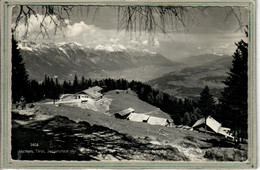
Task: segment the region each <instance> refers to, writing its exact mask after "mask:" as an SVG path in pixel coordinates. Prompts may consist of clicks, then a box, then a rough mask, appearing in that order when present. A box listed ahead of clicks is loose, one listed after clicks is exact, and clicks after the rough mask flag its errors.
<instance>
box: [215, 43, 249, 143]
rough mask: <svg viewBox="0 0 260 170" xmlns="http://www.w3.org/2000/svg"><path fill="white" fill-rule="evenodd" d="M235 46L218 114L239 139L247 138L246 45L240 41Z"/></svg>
mask: <svg viewBox="0 0 260 170" xmlns="http://www.w3.org/2000/svg"><path fill="white" fill-rule="evenodd" d="M236 46H237V49H236V51H235V53H234V54H233V61H232V67H231V68H230V72H229V73H228V77H227V78H226V80H225V81H223V83H224V84H225V85H226V87H225V88H224V90H223V92H222V94H221V95H222V96H221V98H220V103H221V104H220V114H221V119H222V121H223V124H224V125H225V126H227V127H230V128H231V129H232V130H233V132H234V134H235V137H236V138H237V139H239V138H247V117H248V114H247V96H248V94H247V89H248V84H247V83H248V76H247V68H248V66H247V61H248V44H247V43H246V42H244V41H243V40H241V41H240V42H238V43H236Z"/></svg>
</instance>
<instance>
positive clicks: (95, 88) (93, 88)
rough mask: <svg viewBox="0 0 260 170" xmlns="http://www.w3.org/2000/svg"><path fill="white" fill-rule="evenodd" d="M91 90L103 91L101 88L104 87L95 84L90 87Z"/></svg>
mask: <svg viewBox="0 0 260 170" xmlns="http://www.w3.org/2000/svg"><path fill="white" fill-rule="evenodd" d="M89 90H93V91H101V90H103V88H102V87H99V86H94V87H90V88H89Z"/></svg>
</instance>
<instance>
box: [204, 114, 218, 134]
mask: <svg viewBox="0 0 260 170" xmlns="http://www.w3.org/2000/svg"><path fill="white" fill-rule="evenodd" d="M206 125H207V126H208V127H210V128H211V129H212V130H213V131H214V132H216V133H218V131H219V128H220V127H221V124H220V123H219V122H218V121H216V120H215V119H213V118H212V117H211V116H209V117H208V118H207V119H206Z"/></svg>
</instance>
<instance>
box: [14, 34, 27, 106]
mask: <svg viewBox="0 0 260 170" xmlns="http://www.w3.org/2000/svg"><path fill="white" fill-rule="evenodd" d="M28 87H29V80H28V73H27V71H26V69H25V66H24V63H23V58H22V56H21V54H20V50H19V49H18V45H17V41H16V40H15V39H14V37H12V101H13V103H15V102H17V101H19V100H20V98H21V97H22V96H23V97H25V99H27V98H28V89H29V88H28Z"/></svg>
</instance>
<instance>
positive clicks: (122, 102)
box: [105, 90, 170, 119]
mask: <svg viewBox="0 0 260 170" xmlns="http://www.w3.org/2000/svg"><path fill="white" fill-rule="evenodd" d="M117 92H119V93H118V94H117ZM105 97H106V98H110V99H112V102H111V105H110V113H112V114H113V113H115V112H117V111H121V110H124V109H127V108H129V107H131V108H133V109H135V112H136V113H148V112H150V113H149V115H151V116H156V117H161V118H166V119H170V116H169V115H168V114H167V113H165V112H163V111H161V110H158V108H157V107H155V106H152V105H150V104H148V103H146V102H144V101H142V100H140V99H138V97H137V95H136V94H135V93H134V92H132V91H130V92H128V93H126V91H125V90H113V91H109V92H108V93H106V94H105Z"/></svg>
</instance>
